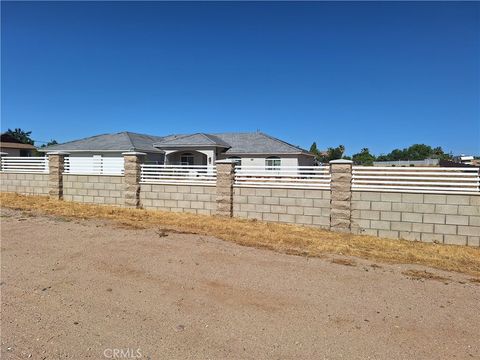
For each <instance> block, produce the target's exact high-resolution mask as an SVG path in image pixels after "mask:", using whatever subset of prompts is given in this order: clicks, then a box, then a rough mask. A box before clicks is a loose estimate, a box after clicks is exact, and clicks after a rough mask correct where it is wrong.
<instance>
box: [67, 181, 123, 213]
mask: <svg viewBox="0 0 480 360" xmlns="http://www.w3.org/2000/svg"><path fill="white" fill-rule="evenodd" d="M123 192H124V177H123V176H106V175H69V174H64V175H63V199H64V200H67V201H75V202H81V203H91V204H104V205H118V206H123V205H124V196H123Z"/></svg>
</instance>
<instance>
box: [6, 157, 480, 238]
mask: <svg viewBox="0 0 480 360" xmlns="http://www.w3.org/2000/svg"><path fill="white" fill-rule="evenodd" d="M144 161H145V154H143V153H138V152H127V153H124V154H123V158H78V157H70V156H69V154H67V153H61V152H56V153H50V154H48V158H47V157H45V158H9V157H5V156H2V157H1V163H0V166H1V168H0V169H1V171H0V180H1V190H2V191H4V192H16V193H21V194H32V195H48V196H51V197H53V198H56V199H64V200H67V201H75V202H82V203H93V204H106V205H116V206H126V207H133V208H145V209H153V210H166V211H176V212H190V213H196V214H205V215H217V216H224V217H232V216H233V217H239V218H248V219H258V220H262V221H271V222H283V223H291V224H299V225H308V226H317V227H322V228H325V229H330V230H332V231H340V232H347V233H354V234H368V235H374V236H380V237H387V238H392V239H407V240H416V241H424V242H437V243H445V244H458V245H469V246H477V247H478V246H480V188H479V187H480V177H479V170H478V168H438V167H430V168H410V167H409V168H395V167H389V168H386V167H357V166H352V163H351V161H348V160H335V161H332V162H331V163H330V165H329V166H316V167H314V166H308V167H307V166H298V167H292V166H290V167H288V166H270V167H268V166H265V167H259V166H241V165H237V164H236V163H235V162H234V161H230V160H222V161H218V162H217V163H216V164H215V165H207V166H182V165H157V164H145V163H144Z"/></svg>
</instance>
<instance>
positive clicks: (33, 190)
mask: <svg viewBox="0 0 480 360" xmlns="http://www.w3.org/2000/svg"><path fill="white" fill-rule="evenodd" d="M48 176H49V175H48V174H26V173H12V172H8V173H7V172H0V190H1V191H3V192H15V193H18V194H25V195H48Z"/></svg>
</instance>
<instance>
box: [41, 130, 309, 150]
mask: <svg viewBox="0 0 480 360" xmlns="http://www.w3.org/2000/svg"><path fill="white" fill-rule="evenodd" d="M154 145H155V146H158V148H156V147H154ZM195 146H199V147H200V146H216V147H221V148H224V149H226V152H225V153H226V154H227V155H236V154H238V155H241V154H301V153H302V154H307V155H308V154H310V153H309V152H307V151H306V150H304V149H302V148H300V147H298V146H294V145H292V144H289V143H287V142H285V141H282V140H280V139H277V138H274V137H272V136H270V135H267V134H264V133H261V132H253V133H236V132H231V133H219V134H204V133H197V134H183V135H169V136H153V135H145V134H137V133H132V132H126V131H125V132H120V133H116V134H102V135H97V136H92V137H88V138H85V139H80V140H75V141H70V142H66V143H63V144H58V145H52V146H48V147H46V148H42V149H39V151H44V152H46V151H58V150H63V151H131V150H136V151H145V152H161V151H162V150H161V149H162V148H172V147H173V148H174V147H195Z"/></svg>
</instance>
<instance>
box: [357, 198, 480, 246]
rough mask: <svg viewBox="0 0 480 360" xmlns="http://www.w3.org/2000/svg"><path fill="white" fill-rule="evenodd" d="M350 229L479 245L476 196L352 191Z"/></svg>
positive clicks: (479, 203)
mask: <svg viewBox="0 0 480 360" xmlns="http://www.w3.org/2000/svg"><path fill="white" fill-rule="evenodd" d="M352 228H353V229H355V231H356V232H357V233H360V234H368V235H374V236H380V237H387V238H392V239H406V240H418V241H424V242H438V243H443V244H455V245H471V246H480V196H476V195H452V194H448V195H447V194H416V193H415V194H414V193H388V192H368V191H354V192H353V194H352Z"/></svg>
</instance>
